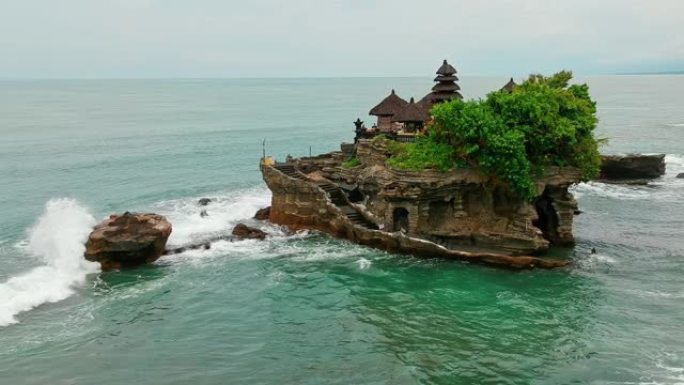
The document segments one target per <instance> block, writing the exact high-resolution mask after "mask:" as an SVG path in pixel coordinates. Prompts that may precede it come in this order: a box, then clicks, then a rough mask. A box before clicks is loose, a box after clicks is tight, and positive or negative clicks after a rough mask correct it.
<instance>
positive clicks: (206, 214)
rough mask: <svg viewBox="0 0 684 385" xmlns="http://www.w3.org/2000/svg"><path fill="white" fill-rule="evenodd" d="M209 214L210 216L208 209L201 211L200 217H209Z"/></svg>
mask: <svg viewBox="0 0 684 385" xmlns="http://www.w3.org/2000/svg"><path fill="white" fill-rule="evenodd" d="M208 216H209V214H208V213H207V210H202V211H200V217H202V218H204V217H208Z"/></svg>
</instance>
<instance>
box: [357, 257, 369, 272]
mask: <svg viewBox="0 0 684 385" xmlns="http://www.w3.org/2000/svg"><path fill="white" fill-rule="evenodd" d="M356 263H357V264H358V265H359V269H360V270H367V269H368V268H370V267H371V264H372V262H371V261H369V260H368V259H366V258H360V259H359V260H358V261H356Z"/></svg>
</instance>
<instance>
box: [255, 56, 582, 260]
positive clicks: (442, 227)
mask: <svg viewBox="0 0 684 385" xmlns="http://www.w3.org/2000/svg"><path fill="white" fill-rule="evenodd" d="M457 80H458V78H457V77H456V69H455V68H454V67H453V66H452V65H450V64H449V63H448V62H447V61H446V60H445V61H444V62H443V63H442V65H441V66H440V67H439V69H438V70H437V77H436V78H435V82H436V84H435V85H434V86H433V87H432V90H431V91H430V92H429V93H428V94H427V95H425V97H423V98H422V99H421V100H420V101H417V102H416V101H415V99H414V98H410V99H409V101H408V102H407V101H406V100H405V99H403V98H401V97H399V95H397V93H396V92H395V91H394V90H392V91H391V93H390V94H389V95H388V96H387V97H386V98H384V99H383V100H382V101H380V103H379V104H378V105H376V106H375V107H373V108H372V109H371V110H370V112H369V114H370V115H374V116H377V124H376V125H374V126H373V127H371V128H366V127H365V126H364V124H363V122H362V121H361V119H357V120H356V121H355V122H354V126H355V133H356V136H355V138H354V139H355V140H354V143H343V144H342V145H341V151H334V152H331V153H327V154H321V155H317V156H313V157H311V156H310V157H303V158H297V159H288V160H287V161H286V162H285V163H278V162H275V161H274V160H273V159H271V158H266V157H265V158H264V159H263V160H262V162H261V171H262V174H263V177H264V181H265V182H266V184H267V185H268V187H269V189H270V190H271V192H272V200H271V210H270V214H269V220H270V221H271V222H273V223H276V224H280V225H285V226H287V227H289V228H291V229H293V230H299V229H309V230H319V231H323V232H326V233H328V234H331V235H333V236H336V237H340V238H345V239H348V240H351V241H353V242H356V243H359V244H363V245H368V246H371V247H376V248H380V249H384V250H387V251H392V252H399V253H408V254H414V255H425V256H429V257H447V258H458V259H463V260H468V261H476V262H481V263H487V264H492V265H499V266H507V267H516V268H528V267H535V266H536V267H557V266H563V265H565V264H567V263H568V261H565V260H555V259H549V258H542V257H539V256H537V254H540V253H543V252H544V251H546V250H547V249H549V247H550V246H566V245H572V244H573V242H574V238H573V234H572V222H573V217H574V214H575V212H576V209H577V204H576V202H575V199H574V198H573V196H572V194H570V193H569V191H568V188H569V186H570V185H572V184H573V183H576V182H578V181H579V180H580V173H579V171H578V170H577V169H574V168H571V167H565V168H561V167H549V168H547V170H546V173H545V174H544V175H540V176H539V177H538V179H537V180H536V185H537V196H536V198H535V199H534V200H533V201H531V202H530V201H528V200H525V199H522V198H519V197H517V196H515V195H513V194H512V193H511V192H510V191H509V190H508V189H506V188H504V187H502V186H501V185H500V183H499V182H498V181H497V179H496V178H495V177H492V176H490V175H485V174H483V173H482V172H481V171H480V170H479V169H475V168H470V167H463V168H454V169H451V170H449V171H439V170H432V169H426V170H420V171H407V170H400V169H395V168H392V167H391V166H389V165H388V163H387V160H388V158H389V156H390V153H391V151H390V147H391V146H394V144H393V143H392V141H393V140H394V141H399V142H411V141H413V140H415V138H416V137H417V135H419V134H420V133H422V132H423V131H424V129H425V127H426V126H427V125H429V122H430V120H431V119H432V118H431V114H430V109H431V107H432V106H434V105H436V104H438V103H444V102H447V101H451V100H455V99H462V98H463V97H462V96H461V94H460V92H459V91H460V87H459V86H458V84H456V81H457ZM514 87H515V84H514V83H513V82H512V79H511V82H509V84H507V85H506V86H505V87H504V88H505V89H506V90H507V91H509V92H513V89H514Z"/></svg>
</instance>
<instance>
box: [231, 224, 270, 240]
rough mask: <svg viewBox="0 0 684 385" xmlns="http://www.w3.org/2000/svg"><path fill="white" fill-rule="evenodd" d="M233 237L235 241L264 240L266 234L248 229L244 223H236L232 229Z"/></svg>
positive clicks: (252, 228)
mask: <svg viewBox="0 0 684 385" xmlns="http://www.w3.org/2000/svg"><path fill="white" fill-rule="evenodd" d="M233 235H234V236H235V238H237V239H265V238H266V233H265V232H263V231H261V230H259V229H255V228H254V227H249V226H247V225H245V224H244V223H238V224H237V225H235V228H234V229H233Z"/></svg>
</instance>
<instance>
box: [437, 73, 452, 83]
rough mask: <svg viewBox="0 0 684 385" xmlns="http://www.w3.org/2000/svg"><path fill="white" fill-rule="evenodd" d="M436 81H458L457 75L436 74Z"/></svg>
mask: <svg viewBox="0 0 684 385" xmlns="http://www.w3.org/2000/svg"><path fill="white" fill-rule="evenodd" d="M435 81H436V82H455V81H458V76H455V75H437V77H436V78H435Z"/></svg>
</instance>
